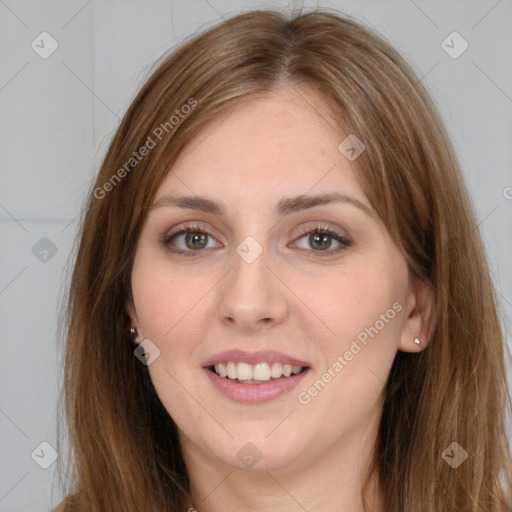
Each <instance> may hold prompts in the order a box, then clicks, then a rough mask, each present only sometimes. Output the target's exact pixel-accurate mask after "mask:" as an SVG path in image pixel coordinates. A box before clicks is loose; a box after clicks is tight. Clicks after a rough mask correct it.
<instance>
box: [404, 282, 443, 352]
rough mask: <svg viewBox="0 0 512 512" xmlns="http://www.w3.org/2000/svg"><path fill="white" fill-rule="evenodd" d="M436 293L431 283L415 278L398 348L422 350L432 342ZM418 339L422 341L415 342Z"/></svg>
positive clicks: (408, 299)
mask: <svg viewBox="0 0 512 512" xmlns="http://www.w3.org/2000/svg"><path fill="white" fill-rule="evenodd" d="M434 312H435V294H434V291H433V290H432V288H431V287H430V285H429V283H427V282H425V281H422V280H420V279H418V278H415V279H414V281H413V283H412V286H411V289H410V291H409V295H408V297H407V304H406V308H405V320H404V324H403V326H402V332H401V334H400V341H399V344H398V350H401V351H402V352H421V351H422V350H424V349H425V348H426V347H427V346H428V344H429V343H430V337H431V334H432V331H433V328H434V322H435V315H434ZM415 339H418V340H419V341H420V343H415V341H414V340H415Z"/></svg>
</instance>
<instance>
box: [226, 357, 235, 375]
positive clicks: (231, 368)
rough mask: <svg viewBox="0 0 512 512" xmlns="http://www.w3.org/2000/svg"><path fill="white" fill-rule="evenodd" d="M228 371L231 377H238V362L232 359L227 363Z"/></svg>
mask: <svg viewBox="0 0 512 512" xmlns="http://www.w3.org/2000/svg"><path fill="white" fill-rule="evenodd" d="M226 373H227V376H228V377H229V378H230V379H238V375H237V373H236V364H235V363H233V361H230V362H229V363H228V364H227V365H226Z"/></svg>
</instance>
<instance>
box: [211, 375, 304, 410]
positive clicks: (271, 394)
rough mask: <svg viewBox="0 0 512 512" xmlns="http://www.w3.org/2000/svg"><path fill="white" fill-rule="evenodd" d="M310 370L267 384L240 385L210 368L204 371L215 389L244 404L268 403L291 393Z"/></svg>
mask: <svg viewBox="0 0 512 512" xmlns="http://www.w3.org/2000/svg"><path fill="white" fill-rule="evenodd" d="M309 370H310V369H309V368H307V369H306V370H304V371H303V372H302V373H299V374H298V375H291V376H290V377H281V378H280V379H276V380H273V381H270V382H267V383H265V384H240V383H238V382H236V381H235V380H231V379H228V378H227V377H220V376H219V375H217V374H216V373H215V372H212V371H211V370H209V369H208V368H204V371H205V372H206V374H207V375H208V377H209V379H210V381H211V382H212V384H213V385H214V387H215V388H216V389H217V390H218V391H220V392H221V393H222V394H223V395H225V396H227V397H228V398H231V400H235V401H236V402H242V403H254V402H268V401H270V400H273V399H274V398H277V397H279V396H281V395H284V394H285V393H288V392H290V391H291V390H292V389H293V388H295V386H297V384H298V383H299V382H300V381H301V380H302V379H303V378H304V376H305V375H306V374H307V373H308V372H309Z"/></svg>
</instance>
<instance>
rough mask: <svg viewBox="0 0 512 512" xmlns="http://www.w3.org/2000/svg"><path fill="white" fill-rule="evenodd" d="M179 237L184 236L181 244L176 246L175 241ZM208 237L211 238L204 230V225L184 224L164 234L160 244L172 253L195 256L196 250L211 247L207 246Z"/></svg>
mask: <svg viewBox="0 0 512 512" xmlns="http://www.w3.org/2000/svg"><path fill="white" fill-rule="evenodd" d="M181 237H184V238H183V240H182V246H181V247H179V246H178V248H176V245H178V244H176V242H175V241H176V240H179V239H180V238H181ZM208 238H212V236H211V235H210V234H209V233H208V232H207V231H206V229H205V227H204V226H198V225H194V226H185V227H183V228H181V229H180V230H179V231H176V232H175V233H170V234H168V235H165V236H164V238H163V239H162V244H163V245H164V246H165V247H167V248H168V250H169V251H171V252H173V253H176V254H184V255H185V256H195V255H196V254H197V251H200V250H201V249H208V248H211V247H208ZM183 245H184V246H183Z"/></svg>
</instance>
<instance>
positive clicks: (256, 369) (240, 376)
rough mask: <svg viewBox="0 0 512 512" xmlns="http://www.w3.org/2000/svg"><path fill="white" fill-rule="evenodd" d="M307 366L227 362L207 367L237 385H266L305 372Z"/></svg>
mask: <svg viewBox="0 0 512 512" xmlns="http://www.w3.org/2000/svg"><path fill="white" fill-rule="evenodd" d="M308 368H309V367H307V366H293V365H291V364H282V363H277V362H274V363H267V362H262V363H257V364H248V363H242V362H238V363H236V362H234V361H227V362H225V363H218V364H216V365H212V366H209V367H208V369H209V370H210V371H211V372H213V373H215V374H216V375H218V376H219V377H224V378H226V379H229V380H231V381H234V382H238V383H239V384H266V383H269V382H272V381H275V380H280V379H287V378H290V377H294V376H295V375H299V374H300V373H303V372H304V371H306V370H307V369H308Z"/></svg>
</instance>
